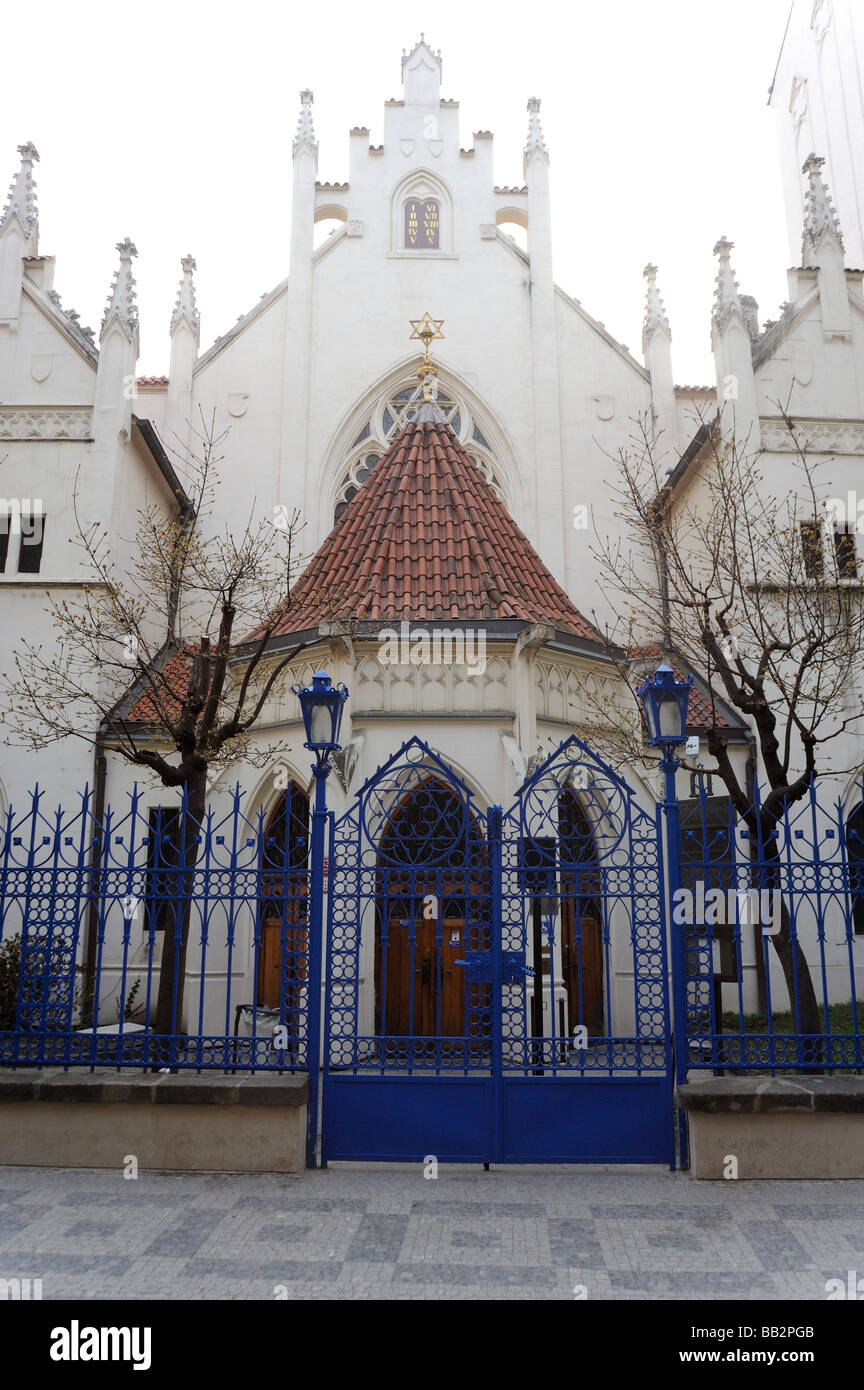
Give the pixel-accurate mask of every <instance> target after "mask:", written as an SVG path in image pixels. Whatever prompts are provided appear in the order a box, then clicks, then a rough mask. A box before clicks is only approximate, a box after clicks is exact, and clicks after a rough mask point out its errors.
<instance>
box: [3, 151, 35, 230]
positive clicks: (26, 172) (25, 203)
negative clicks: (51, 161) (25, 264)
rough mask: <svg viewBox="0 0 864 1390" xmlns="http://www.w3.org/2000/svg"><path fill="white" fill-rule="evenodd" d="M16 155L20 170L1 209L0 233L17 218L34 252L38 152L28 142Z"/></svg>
mask: <svg viewBox="0 0 864 1390" xmlns="http://www.w3.org/2000/svg"><path fill="white" fill-rule="evenodd" d="M18 153H19V154H20V156H21V168H20V169H19V170H18V173H17V174H16V175H15V178H14V179H13V180H12V186H11V188H10V189H9V197H8V198H7V200H6V206H5V208H4V209H3V216H2V217H0V231H2V230H3V228H4V227H6V226H7V225H8V224H9V222H11V220H12V218H13V217H17V218H18V220H19V222H20V223H21V226H22V227H23V228H24V234H25V236H27V237H28V238H29V239H30V241H31V243H32V246H33V251H34V252H35V250H36V245H37V240H38V236H39V214H38V212H37V210H36V182H35V180H34V178H33V165H34V164H37V163H38V162H39V151H38V150H37V149H36V146H35V145H34V144H33V143H32V142H31V141H29V140H28V142H27V144H26V145H19V146H18Z"/></svg>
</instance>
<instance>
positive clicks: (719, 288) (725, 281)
mask: <svg viewBox="0 0 864 1390" xmlns="http://www.w3.org/2000/svg"><path fill="white" fill-rule="evenodd" d="M734 245H735V243H734V242H733V241H729V240H728V238H727V237H725V236H721V238H720V240H719V241H718V242H717V243H716V244H715V246H714V255H715V256H718V257H719V264H718V266H717V280H716V282H715V289H714V311H713V313H712V315H711V319H712V322H713V324H714V326H715V328H716V329H717V330H718V332H720V333H722V332H723V331H724V329H725V328H726V325H727V324H728V323H729V320H730V319H732V318H733V317H734V316H735V315H736V314H737V315H738V317H739V318H740V320H741V322H742V324H743V323H744V312H743V310H742V308H741V300H740V298H739V295H738V282H737V281H736V279H735V276H734V274H733V272H732V263H731V260H730V256H731V253H732V248H733V246H734Z"/></svg>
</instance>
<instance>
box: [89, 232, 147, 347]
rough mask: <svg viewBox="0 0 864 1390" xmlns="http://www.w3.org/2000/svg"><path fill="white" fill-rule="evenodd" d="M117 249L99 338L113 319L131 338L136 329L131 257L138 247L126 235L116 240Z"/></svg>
mask: <svg viewBox="0 0 864 1390" xmlns="http://www.w3.org/2000/svg"><path fill="white" fill-rule="evenodd" d="M117 250H118V251H119V252H120V265H119V267H118V268H117V270H115V272H114V280H113V283H112V285H111V293H110V294H109V296H108V307H107V308H106V310H105V316H104V318H103V319H102V330H101V333H100V335H99V336H100V338H104V337H105V334H106V333H107V332H108V329H109V328H110V327H111V325H112V323H114V322H115V321H116V322H117V323H119V324H120V326H121V328H122V329H123V331H124V333H125V334H126V336H127V337H128V338H133V337H134V336H135V334H136V333H137V331H138V309H137V307H136V304H135V277H134V276H133V274H132V257H133V256H137V255H138V249H137V247H136V246H135V244H134V242H132V241H130V239H129V237H126V238H125V239H124V240H123V241H118V243H117Z"/></svg>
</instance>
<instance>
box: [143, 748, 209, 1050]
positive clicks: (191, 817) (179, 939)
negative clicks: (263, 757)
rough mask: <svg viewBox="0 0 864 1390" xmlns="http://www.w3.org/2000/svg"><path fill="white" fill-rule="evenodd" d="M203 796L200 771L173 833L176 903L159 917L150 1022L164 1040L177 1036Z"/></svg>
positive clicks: (204, 778) (204, 774)
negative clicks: (158, 955)
mask: <svg viewBox="0 0 864 1390" xmlns="http://www.w3.org/2000/svg"><path fill="white" fill-rule="evenodd" d="M206 795H207V772H206V769H203V770H202V771H201V772H200V773H196V774H194V777H193V779H192V780H190V781H189V782H188V783H187V786H186V814H185V816H181V817H179V818H178V821H177V827H176V830H175V831H174V833H173V834H174V837H176V853H177V865H178V872H177V889H178V898H179V903H175V904H166V905H165V909H164V910H163V912H162V914H161V916H162V927H163V941H162V962H161V965H160V967H159V993H158V995H157V998H156V1012H155V1015H154V1019H153V1032H154V1033H157V1034H159V1035H160V1036H161V1037H163V1038H167V1037H170V1036H171V1035H174V1034H176V1033H177V1031H178V1028H179V1026H180V1022H181V1019H182V1017H183V995H184V991H185V987H186V950H187V947H188V944H189V925H190V922H191V917H192V891H193V886H194V879H195V865H196V863H197V861H198V850H199V845H198V837H199V836H200V835H201V834H202V833H203V824H204V805H205V799H206ZM178 907H179V911H178V910H177V909H178Z"/></svg>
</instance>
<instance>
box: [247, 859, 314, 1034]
mask: <svg viewBox="0 0 864 1390" xmlns="http://www.w3.org/2000/svg"><path fill="white" fill-rule="evenodd" d="M292 889H293V892H294V894H295V896H291V897H289V898H288V901H287V903H286V904H285V914H286V918H287V922H286V925H285V929H284V938H283V929H282V921H281V918H280V916H279V905H278V904H276V903H274V904H273V906H272V907H271V906H270V905H269V904H268V905H267V907H266V908H265V916H264V920H263V922H262V923H261V946H260V948H259V954H258V1003H259V1004H261V1005H264V1007H265V1008H269V1009H282V1007H283V1004H284V1022H285V1024H286V1026H288V1027H289V1028H290V1025H291V1021H292V1018H293V1015H294V1012H295V1011H296V1010H299V1009H300V1008H301V1007H302V1004H303V999H302V991H303V985H304V982H305V980H306V964H307V961H306V951H307V935H306V927H305V925H300V924H299V919H301V918H302V916H303V910H304V901H303V898H302V897H301V896H297V895H298V894H299V893H300V891H301V890H300V889H299V888H298V887H296V886H294V885H291V886H290V887H289V892H291V891H292ZM283 939H284V943H285V962H284V970H283V961H282V943H283ZM283 976H284V991H283Z"/></svg>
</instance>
